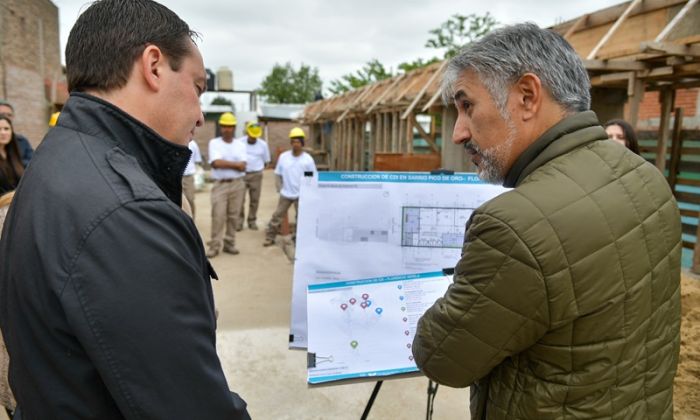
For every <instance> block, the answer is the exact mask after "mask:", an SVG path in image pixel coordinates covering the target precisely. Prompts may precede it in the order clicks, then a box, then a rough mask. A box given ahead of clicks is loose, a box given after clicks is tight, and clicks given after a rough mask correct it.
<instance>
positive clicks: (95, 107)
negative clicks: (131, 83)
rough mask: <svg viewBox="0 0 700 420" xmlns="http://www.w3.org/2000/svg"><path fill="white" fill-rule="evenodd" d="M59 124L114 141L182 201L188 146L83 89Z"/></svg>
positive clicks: (74, 95) (174, 199)
mask: <svg viewBox="0 0 700 420" xmlns="http://www.w3.org/2000/svg"><path fill="white" fill-rule="evenodd" d="M57 125H59V126H62V127H66V128H69V129H71V130H76V131H79V132H82V133H85V134H88V135H91V136H95V137H98V138H100V139H107V140H109V141H110V142H112V143H114V145H115V146H116V147H119V148H121V149H122V150H124V151H125V152H126V153H127V154H129V155H131V156H132V157H134V158H135V159H136V160H137V161H138V163H139V165H140V166H141V169H142V170H143V171H144V172H145V173H146V174H147V175H148V177H149V178H151V179H152V180H153V182H155V183H156V185H157V186H158V187H159V188H160V189H161V190H162V191H163V193H164V194H165V195H166V196H167V197H168V198H169V199H170V200H171V201H172V202H174V203H175V204H177V205H178V206H180V205H181V204H182V173H183V172H184V171H185V166H187V162H188V161H189V159H190V155H191V153H192V152H191V151H190V150H189V148H187V147H186V146H180V145H177V144H175V143H172V142H170V141H168V140H166V139H164V138H163V137H161V136H160V135H158V134H157V133H156V132H155V131H153V130H152V129H151V128H149V127H148V126H146V125H145V124H143V123H142V122H140V121H138V120H136V119H135V118H134V117H132V116H131V115H129V114H127V113H126V112H124V111H122V110H121V109H119V108H117V107H116V106H114V105H112V104H110V103H109V102H106V101H104V100H102V99H100V98H97V97H95V96H92V95H89V94H87V93H83V92H74V93H71V95H70V98H69V99H68V101H67V102H66V104H65V106H64V107H63V110H62V111H61V118H60V119H59V121H58V124H57Z"/></svg>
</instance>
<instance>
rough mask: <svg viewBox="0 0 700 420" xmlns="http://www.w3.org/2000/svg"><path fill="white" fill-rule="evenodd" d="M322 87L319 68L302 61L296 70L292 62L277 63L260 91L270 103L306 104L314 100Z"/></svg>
mask: <svg viewBox="0 0 700 420" xmlns="http://www.w3.org/2000/svg"><path fill="white" fill-rule="evenodd" d="M321 87H322V82H321V77H320V76H319V75H318V68H316V67H314V68H311V67H310V66H307V65H304V64H303V63H302V64H301V65H300V66H299V69H298V70H295V69H294V67H293V66H292V64H291V63H286V64H285V65H281V64H275V65H274V66H273V67H272V71H271V72H270V74H268V75H267V76H266V77H265V79H264V80H263V82H262V84H261V87H260V89H259V90H258V93H259V94H260V95H262V96H264V97H265V98H266V100H267V101H268V102H270V103H276V104H304V103H307V102H311V101H313V100H314V96H315V95H316V93H317V92H320V91H321Z"/></svg>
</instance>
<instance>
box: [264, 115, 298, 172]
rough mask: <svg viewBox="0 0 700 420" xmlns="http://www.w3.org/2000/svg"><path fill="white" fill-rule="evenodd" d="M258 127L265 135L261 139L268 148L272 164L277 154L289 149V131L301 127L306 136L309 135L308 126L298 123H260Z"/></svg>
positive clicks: (275, 160)
mask: <svg viewBox="0 0 700 420" xmlns="http://www.w3.org/2000/svg"><path fill="white" fill-rule="evenodd" d="M260 125H261V126H262V127H263V130H264V133H265V134H264V135H263V137H264V138H265V140H267V144H268V145H269V146H270V154H271V155H272V162H273V163H274V162H277V155H278V153H281V152H283V151H285V150H289V149H290V148H291V146H290V145H289V131H290V130H291V129H292V128H294V127H301V128H302V129H303V130H304V132H305V133H306V135H307V136H308V135H309V127H308V126H306V125H299V123H297V122H294V121H261V122H260ZM307 146H308V144H307Z"/></svg>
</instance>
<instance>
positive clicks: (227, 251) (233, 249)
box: [224, 247, 241, 255]
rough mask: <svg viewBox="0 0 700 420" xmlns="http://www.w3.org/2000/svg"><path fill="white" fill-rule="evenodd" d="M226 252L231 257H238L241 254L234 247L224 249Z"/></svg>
mask: <svg viewBox="0 0 700 420" xmlns="http://www.w3.org/2000/svg"><path fill="white" fill-rule="evenodd" d="M224 252H225V253H227V254H231V255H238V254H240V253H241V251H239V250H237V249H236V248H233V247H231V248H227V247H224Z"/></svg>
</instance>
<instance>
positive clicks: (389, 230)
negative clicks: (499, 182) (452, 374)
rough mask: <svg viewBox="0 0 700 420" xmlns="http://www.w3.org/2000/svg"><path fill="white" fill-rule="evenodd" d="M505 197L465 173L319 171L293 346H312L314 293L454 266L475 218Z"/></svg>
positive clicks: (304, 196)
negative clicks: (323, 287)
mask: <svg viewBox="0 0 700 420" xmlns="http://www.w3.org/2000/svg"><path fill="white" fill-rule="evenodd" d="M503 191H505V189H504V188H502V187H500V186H494V185H489V184H484V183H483V182H482V181H481V180H480V179H479V178H478V177H477V176H476V175H475V174H465V173H457V174H441V175H431V174H429V173H421V172H320V173H318V175H317V176H314V177H307V178H305V179H304V180H303V181H302V185H301V195H300V200H299V217H298V220H297V248H296V261H295V264H294V280H293V283H294V284H293V290H292V308H291V309H292V313H291V326H290V336H289V338H290V347H292V348H306V347H307V302H306V294H307V286H310V285H318V284H325V283H335V282H343V281H353V280H356V279H368V278H377V277H387V276H397V275H398V276H400V275H406V274H414V273H426V272H441V271H442V270H443V269H444V268H451V267H454V266H455V264H456V263H457V261H458V260H459V257H460V255H461V251H462V244H463V240H464V229H465V225H466V223H467V221H468V220H469V217H470V216H471V213H472V211H473V210H474V209H476V208H477V207H479V206H480V205H481V204H483V203H484V202H486V201H488V200H490V199H491V198H493V197H495V196H496V195H498V194H500V193H501V192H503Z"/></svg>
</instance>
